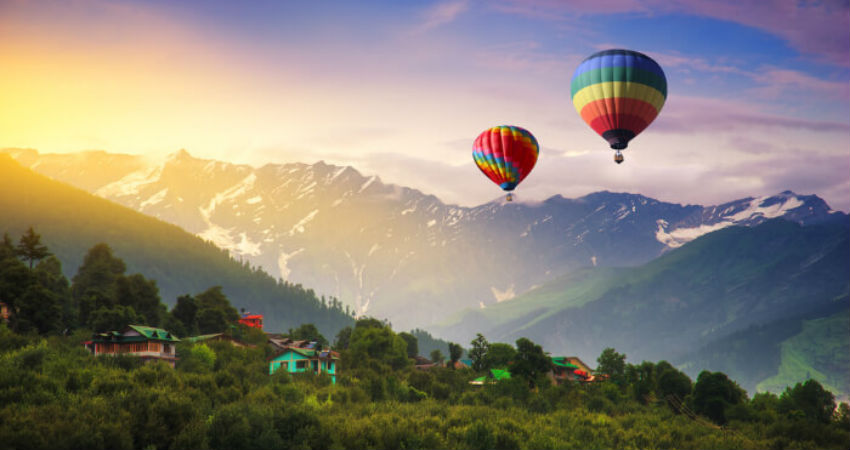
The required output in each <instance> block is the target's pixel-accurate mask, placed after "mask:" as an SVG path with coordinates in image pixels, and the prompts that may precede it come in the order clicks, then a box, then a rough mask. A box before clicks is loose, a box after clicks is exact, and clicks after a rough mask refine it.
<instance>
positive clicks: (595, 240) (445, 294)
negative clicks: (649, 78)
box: [7, 150, 844, 329]
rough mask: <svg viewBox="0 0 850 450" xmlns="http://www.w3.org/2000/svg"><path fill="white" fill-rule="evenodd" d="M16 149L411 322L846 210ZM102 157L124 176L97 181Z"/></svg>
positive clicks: (801, 203) (362, 305)
mask: <svg viewBox="0 0 850 450" xmlns="http://www.w3.org/2000/svg"><path fill="white" fill-rule="evenodd" d="M7 152H9V153H11V154H12V155H13V156H14V157H15V158H17V159H18V160H19V161H21V162H22V163H23V164H25V165H28V166H30V167H31V168H33V169H34V170H36V171H39V172H42V173H44V174H46V175H49V176H52V177H54V178H57V179H59V180H60V181H64V182H67V183H69V184H72V185H76V186H78V187H81V188H83V189H86V190H89V191H91V192H94V193H96V194H97V195H100V196H102V197H105V198H107V199H110V200H113V201H116V202H118V203H121V204H124V205H126V206H129V207H131V208H134V209H136V210H139V211H141V212H143V213H146V214H149V215H152V216H155V217H158V218H160V219H162V220H165V221H167V222H171V223H174V224H176V225H178V226H180V227H182V228H184V229H186V230H188V231H190V232H192V233H194V234H197V235H198V236H200V237H202V238H204V239H208V240H210V241H212V242H214V243H216V244H217V245H218V246H220V247H222V248H226V249H228V250H229V251H230V252H231V253H232V254H233V255H235V256H238V257H242V258H244V259H246V260H248V261H250V262H251V263H252V264H253V265H256V266H260V267H262V268H263V269H265V270H266V271H267V272H269V273H271V274H273V275H275V276H279V277H281V278H284V279H286V280H289V281H292V282H296V283H302V284H303V285H304V286H307V287H311V288H313V289H315V290H316V291H317V292H318V293H319V294H326V295H333V296H336V297H338V298H339V299H340V300H342V301H344V302H346V303H349V304H351V305H352V306H354V307H355V308H356V310H357V311H358V312H359V313H360V314H369V315H375V316H378V317H386V318H389V319H390V320H391V321H392V322H393V324H394V325H395V326H396V327H398V329H407V328H410V327H414V326H426V325H429V324H431V323H434V322H437V321H439V320H442V319H444V318H445V317H447V316H449V315H451V314H453V313H455V312H456V311H458V310H461V309H463V308H468V307H486V305H488V304H493V303H496V302H501V301H506V300H509V299H511V298H513V297H514V296H515V295H518V294H520V293H522V292H525V291H527V290H528V289H530V288H531V287H533V286H535V285H539V284H542V283H545V282H546V281H548V280H551V279H552V278H554V277H556V276H560V275H563V274H564V273H566V272H569V271H571V270H574V269H576V268H579V267H584V266H594V265H601V266H623V265H636V264H641V263H644V262H647V261H649V260H651V259H653V258H655V257H657V256H659V255H660V254H662V253H663V252H665V251H666V250H669V249H671V248H675V247H678V246H681V245H683V244H684V243H686V242H688V241H690V240H692V239H695V238H696V237H698V236H700V235H702V234H705V233H709V232H711V231H714V230H717V229H720V228H724V227H728V226H732V225H745V226H749V225H755V224H758V223H761V222H763V221H764V220H767V219H769V218H773V217H784V218H786V219H789V220H793V221H796V222H799V223H802V224H810V223H816V222H819V221H825V220H830V219H831V218H833V217H836V216H844V214H842V213H837V212H835V211H832V210H830V209H829V207H828V206H827V205H826V203H825V202H823V200H821V199H820V198H818V197H816V196H798V195H796V194H794V193H792V192H783V193H781V194H778V195H776V196H772V197H766V198H747V199H742V200H737V201H734V202H730V203H727V204H724V205H719V206H711V207H703V206H695V205H688V206H682V205H678V204H672V203H664V202H660V201H657V200H654V199H651V198H647V197H644V196H642V195H637V194H621V193H611V192H597V193H594V194H590V195H587V196H584V197H581V198H578V199H567V198H563V197H561V196H554V197H552V198H549V199H548V200H546V201H544V202H539V203H522V202H513V203H504V202H501V201H494V202H491V203H487V204H484V205H480V206H477V207H472V208H466V207H459V206H454V205H446V204H444V203H442V202H441V201H440V200H439V199H437V198H436V197H434V196H431V195H426V194H424V193H422V192H420V191H417V190H414V189H410V188H406V187H401V186H396V185H390V184H384V183H383V182H381V180H380V178H378V177H377V176H364V175H362V174H361V173H359V172H358V171H357V170H355V169H353V168H351V167H338V166H333V165H328V164H325V163H323V162H319V163H316V164H312V165H308V164H269V165H266V166H263V167H260V168H254V167H251V166H248V165H237V164H230V163H226V162H220V161H213V160H203V159H198V158H194V157H192V156H191V155H189V154H188V153H187V152H186V151H182V150H181V151H179V152H177V153H175V154H172V155H170V156H169V157H168V158H167V159H166V160H165V161H160V162H158V163H148V162H146V161H144V160H143V159H141V158H139V157H132V156H127V155H110V154H107V153H103V152H87V153H83V154H79V155H77V156H76V157H69V156H67V155H39V154H37V153H35V152H34V151H23V150H7ZM56 158H60V159H61V162H57V161H58V160H57V159H56ZM92 164H97V167H99V168H101V170H102V171H103V172H105V173H109V174H110V176H105V175H102V174H101V175H99V177H93V176H92V175H91V173H92V169H91V168H90V166H91V165H92ZM95 180H96V181H98V182H95Z"/></svg>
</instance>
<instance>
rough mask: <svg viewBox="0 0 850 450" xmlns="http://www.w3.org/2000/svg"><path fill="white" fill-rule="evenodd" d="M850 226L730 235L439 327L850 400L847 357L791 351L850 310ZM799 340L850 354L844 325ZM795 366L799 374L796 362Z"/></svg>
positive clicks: (448, 332)
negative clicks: (806, 387)
mask: <svg viewBox="0 0 850 450" xmlns="http://www.w3.org/2000/svg"><path fill="white" fill-rule="evenodd" d="M848 230H850V226H848V223H847V221H846V219H845V220H843V221H842V223H838V222H836V223H832V224H821V225H808V226H801V225H799V224H795V223H792V222H788V221H785V220H782V219H774V220H771V221H767V222H765V223H763V224H761V225H758V226H754V227H747V228H745V227H730V228H726V229H723V230H720V231H717V232H714V233H710V234H707V235H705V236H702V237H700V238H698V239H696V240H694V241H692V242H689V243H687V244H685V245H684V246H682V247H680V248H678V249H675V250H673V251H670V252H668V253H667V254H665V255H663V256H661V257H660V258H658V259H656V260H653V261H651V262H649V263H647V264H644V265H642V266H639V267H635V268H619V269H614V268H592V269H586V270H584V271H579V272H575V273H573V274H570V275H567V276H564V277H562V278H560V279H558V280H556V281H554V282H552V283H549V284H546V285H543V286H541V287H539V288H537V289H534V290H532V291H530V292H529V293H527V294H525V295H523V296H520V297H518V298H516V299H514V300H511V301H509V302H504V303H501V304H498V305H494V306H491V307H488V308H485V309H476V310H472V311H469V312H467V313H466V314H465V315H464V316H462V317H461V318H459V320H458V321H457V322H455V323H453V324H450V325H448V326H446V327H445V328H443V329H435V330H434V331H435V332H437V333H439V334H441V335H444V336H447V337H449V338H452V339H456V340H466V339H470V338H471V336H470V334H471V333H472V332H473V330H480V331H481V332H483V333H485V334H488V335H492V336H494V337H497V338H498V339H502V340H512V339H516V338H517V337H519V336H527V337H529V338H532V339H534V340H536V341H539V342H541V343H543V344H544V345H545V346H546V347H547V348H550V349H553V351H556V352H566V353H571V354H578V355H580V356H582V357H588V356H589V355H594V354H598V352H599V351H601V350H602V349H603V348H604V347H606V346H613V347H616V348H620V349H623V350H625V351H626V352H627V353H628V354H630V355H632V356H633V357H634V358H636V359H637V360H650V361H651V360H656V359H659V358H669V359H671V360H674V361H676V362H677V363H680V364H683V365H685V367H687V368H688V371H689V374H691V375H692V376H696V374H697V373H698V372H699V371H700V370H703V369H711V370H726V371H729V373H730V374H734V375H736V377H737V379H738V380H739V381H740V382H741V383H743V384H744V385H745V386H746V387H747V389H748V390H750V391H754V390H755V388H756V385H758V384H759V383H761V382H762V381H765V380H766V379H767V378H770V377H773V376H777V375H780V373H781V376H780V378H781V379H782V380H783V383H781V384H776V383H772V384H765V385H763V386H772V389H774V391H775V390H777V389H781V387H782V386H783V385H785V384H789V383H790V382H791V381H795V382H796V381H804V380H806V379H807V378H809V377H811V378H816V379H818V380H820V381H821V382H822V383H825V384H827V385H829V386H830V387H831V388H832V389H834V392H836V393H839V394H841V395H847V394H848V393H850V379H848V377H847V376H846V374H847V373H848V372H850V361H848V359H847V358H831V357H826V358H821V360H822V361H821V362H820V363H817V364H812V362H813V360H810V359H808V358H799V357H792V353H791V352H789V351H788V350H783V351H780V346H781V345H784V344H783V343H784V342H785V341H786V340H787V339H790V338H792V337H795V336H798V334H800V333H801V332H802V330H803V327H802V324H803V322H804V321H811V320H815V319H819V318H826V317H829V316H832V315H834V314H840V313H841V312H846V311H847V310H848V307H850V297H848V293H850V279H848V277H847V274H848V273H850V253H848V251H847V249H848V248H850V233H848ZM845 318H846V314H845ZM736 333H746V334H736ZM744 336H746V337H747V338H743V337H744ZM755 342H758V343H759V344H755ZM797 342H798V344H797V346H799V345H803V346H804V347H805V346H815V347H817V348H818V349H819V350H818V352H825V353H826V354H830V355H832V354H833V353H834V354H836V355H841V354H847V353H848V352H850V327H848V326H847V323H846V321H845V322H844V326H840V324H839V325H837V326H833V327H830V328H829V329H828V331H823V332H822V333H820V334H818V335H815V334H813V333H807V334H805V335H802V336H800V337H799V338H797ZM802 342H807V343H808V344H802ZM815 343H816V345H815ZM795 348H796V347H795ZM700 349H703V350H701V351H699V353H697V352H698V350H700ZM721 349H722V351H721ZM798 353H799V352H798ZM804 353H805V352H804ZM792 359H793V360H794V361H795V362H794V363H793V364H794V365H795V366H796V368H794V369H793V370H792V369H791V368H790V367H789V366H787V365H788V364H792V363H791V360H792ZM824 361H826V362H824ZM738 362H740V364H738ZM781 366H785V368H784V369H781ZM791 373H793V374H794V375H793V377H792V376H791V375H790V374H791ZM794 377H796V378H794Z"/></svg>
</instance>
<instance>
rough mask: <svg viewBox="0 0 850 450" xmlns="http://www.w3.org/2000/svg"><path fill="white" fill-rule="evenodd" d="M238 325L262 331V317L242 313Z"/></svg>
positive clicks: (260, 315)
mask: <svg viewBox="0 0 850 450" xmlns="http://www.w3.org/2000/svg"><path fill="white" fill-rule="evenodd" d="M239 323H240V324H242V325H245V326H249V327H253V328H257V329H260V330H262V329H263V315H262V314H250V313H244V314H242V317H240V318H239Z"/></svg>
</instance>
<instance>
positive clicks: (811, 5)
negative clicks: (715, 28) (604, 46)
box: [495, 0, 850, 67]
mask: <svg viewBox="0 0 850 450" xmlns="http://www.w3.org/2000/svg"><path fill="white" fill-rule="evenodd" d="M495 9H497V10H499V11H502V12H505V13H511V14H521V15H524V16H528V17H533V18H538V19H542V18H548V19H553V20H563V19H564V18H569V17H576V16H581V15H584V14H615V13H626V12H634V13H638V14H646V15H658V14H669V13H683V14H692V15H697V16H704V17H711V18H714V19H719V20H725V21H729V22H734V23H739V24H742V25H745V26H748V27H753V28H757V29H759V30H762V31H765V32H767V33H770V34H772V35H774V36H778V37H780V38H781V39H783V40H785V41H787V42H788V43H789V44H790V45H791V46H792V47H793V48H795V49H797V50H798V51H800V52H802V53H805V54H808V55H814V56H815V57H817V58H818V59H820V60H823V61H826V62H829V63H832V64H835V65H839V66H843V67H848V66H850V58H848V55H850V4H848V2H847V1H846V0H832V1H830V0H826V1H813V0H801V1H792V0H760V1H743V2H742V1H740V0H714V1H710V2H706V1H692V0H576V1H570V2H563V1H557V0H503V1H502V2H500V3H498V4H497V5H496V6H495Z"/></svg>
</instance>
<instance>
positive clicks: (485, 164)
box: [472, 125, 540, 201]
mask: <svg viewBox="0 0 850 450" xmlns="http://www.w3.org/2000/svg"><path fill="white" fill-rule="evenodd" d="M539 154H540V145H538V143H537V139H535V138H534V136H533V135H532V134H531V133H530V132H529V131H528V130H526V129H525V128H521V127H517V126H513V125H499V126H496V127H492V128H489V129H487V130H484V132H482V133H481V134H479V135H478V137H477V138H476V139H475V143H474V144H473V145H472V159H473V160H474V161H475V164H476V165H477V166H478V168H479V169H481V172H483V173H484V175H486V176H487V178H489V179H490V180H491V181H493V183H496V185H498V186H499V187H500V188H502V189H503V190H505V191H506V192H508V197H507V198H508V201H510V200H511V198H512V196H511V194H510V192H511V191H513V190H514V189H515V188H516V187H517V185H518V184H520V183H521V182H522V180H524V179H525V177H527V176H528V174H529V173H531V169H533V168H534V164H535V163H537V155H539Z"/></svg>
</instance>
